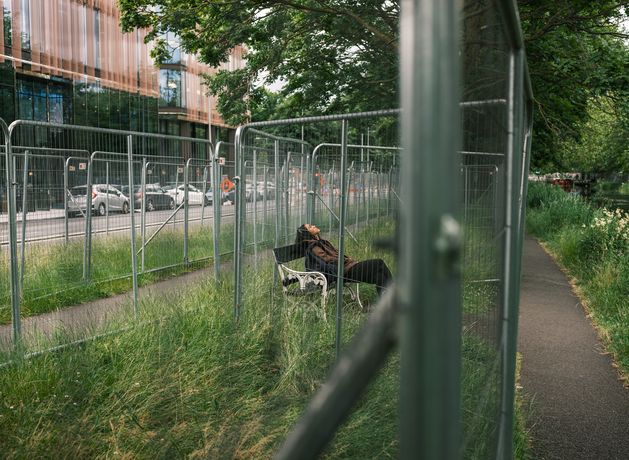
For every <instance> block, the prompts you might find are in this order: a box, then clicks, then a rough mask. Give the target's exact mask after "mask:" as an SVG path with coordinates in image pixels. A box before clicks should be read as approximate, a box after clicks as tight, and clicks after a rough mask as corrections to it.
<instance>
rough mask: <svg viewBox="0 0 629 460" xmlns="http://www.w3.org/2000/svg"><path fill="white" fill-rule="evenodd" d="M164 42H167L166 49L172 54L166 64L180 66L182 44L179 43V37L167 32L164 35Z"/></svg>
mask: <svg viewBox="0 0 629 460" xmlns="http://www.w3.org/2000/svg"><path fill="white" fill-rule="evenodd" d="M164 40H166V48H167V49H168V53H169V54H170V58H169V59H168V60H166V64H180V63H181V42H180V41H179V37H177V35H175V34H174V33H172V32H166V33H165V34H164Z"/></svg>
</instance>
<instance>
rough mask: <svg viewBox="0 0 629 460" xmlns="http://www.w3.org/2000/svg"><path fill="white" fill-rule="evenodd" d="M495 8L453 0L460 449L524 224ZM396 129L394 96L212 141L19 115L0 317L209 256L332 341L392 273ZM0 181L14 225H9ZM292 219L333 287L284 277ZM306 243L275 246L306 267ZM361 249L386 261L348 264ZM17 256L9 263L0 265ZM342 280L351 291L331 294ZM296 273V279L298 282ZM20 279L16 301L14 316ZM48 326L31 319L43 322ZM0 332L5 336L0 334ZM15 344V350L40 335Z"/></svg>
mask: <svg viewBox="0 0 629 460" xmlns="http://www.w3.org/2000/svg"><path fill="white" fill-rule="evenodd" d="M501 11H502V10H501V8H500V7H499V5H498V4H497V3H495V2H492V1H489V0H486V1H480V2H478V1H474V2H472V1H466V2H463V10H462V12H463V21H462V32H463V33H462V42H461V59H462V67H463V72H462V75H463V85H462V101H461V105H460V116H461V119H460V124H461V127H462V143H461V151H460V152H459V155H458V158H457V161H458V166H459V171H460V178H459V179H460V180H458V181H453V182H454V183H457V184H461V187H460V189H459V190H458V191H459V196H460V203H461V215H460V221H461V223H462V227H463V230H464V233H463V234H464V243H463V251H462V261H461V267H462V272H461V273H462V277H461V282H462V299H461V303H460V308H461V317H462V320H463V321H462V330H461V334H462V341H461V343H462V348H461V350H460V357H461V371H462V372H461V385H460V388H461V395H460V401H461V409H462V410H461V414H462V419H461V420H458V421H453V423H460V424H461V426H462V427H463V445H462V452H463V456H464V457H466V458H490V457H492V456H495V455H496V452H498V444H499V434H500V425H501V423H504V419H502V418H501V409H504V407H502V406H501V403H503V401H504V398H503V396H504V394H503V391H504V382H505V381H506V380H505V378H506V375H505V372H506V371H505V369H506V368H507V367H506V366H505V362H507V361H509V362H510V363H511V361H513V360H514V356H511V355H509V354H508V353H506V348H505V347H504V343H505V341H506V340H507V339H508V337H506V335H507V334H513V331H508V330H506V329H505V326H504V324H505V321H504V320H505V316H506V312H507V310H508V309H509V308H510V304H509V300H508V299H510V298H512V297H513V292H514V289H516V288H517V283H512V282H510V281H509V277H510V276H512V275H510V269H511V268H513V267H510V266H509V265H508V263H507V260H508V259H507V258H506V256H505V255H506V251H507V249H508V248H511V250H514V249H517V248H514V247H513V240H510V236H509V232H510V231H511V230H513V231H514V232H516V233H518V232H519V235H516V238H517V237H518V236H519V237H520V238H521V231H522V222H521V216H522V206H523V199H522V197H523V195H524V193H525V191H526V185H525V182H524V180H525V177H526V175H525V172H526V169H527V168H528V165H527V158H526V157H525V156H522V155H521V154H522V153H525V152H527V151H528V148H529V147H530V135H529V132H526V133H525V130H526V127H524V126H523V124H520V125H517V126H515V130H516V131H518V132H519V133H521V134H522V142H523V143H525V144H524V145H515V147H514V140H513V138H512V137H510V133H509V123H510V121H509V117H510V115H513V111H514V110H521V111H522V114H521V115H522V116H521V117H520V118H519V119H520V120H521V121H525V120H529V118H530V112H529V111H528V110H529V109H528V108H527V104H518V101H514V97H517V93H514V92H513V91H511V89H510V85H511V83H512V81H513V79H514V78H515V76H514V75H513V73H512V72H511V63H512V60H511V56H512V48H511V45H510V41H509V40H508V39H507V36H506V35H505V34H506V33H507V32H506V31H507V28H506V27H505V20H504V16H503V15H502V12H501ZM518 108H519V109H518ZM399 129H400V128H399V115H398V113H397V112H396V111H386V112H380V113H371V114H350V115H346V116H332V117H318V118H313V119H299V120H294V121H287V122H284V123H278V122H274V123H269V124H266V125H265V124H259V125H256V126H250V127H248V128H247V129H246V130H243V131H242V133H243V134H242V136H241V138H239V139H237V142H236V144H232V143H227V142H220V143H218V145H217V146H216V148H215V150H212V146H211V145H210V143H209V142H207V141H206V140H202V139H192V138H177V137H169V136H158V135H145V134H140V133H129V132H122V131H114V130H104V129H95V128H86V127H73V126H60V125H51V124H47V123H36V122H27V121H22V122H18V123H16V124H14V125H13V127H12V130H11V132H10V140H11V144H12V149H11V151H10V152H7V148H6V146H3V147H2V151H1V152H0V153H1V155H0V156H1V157H2V163H1V164H0V168H1V169H2V170H1V171H0V178H1V179H0V181H2V184H3V186H2V187H0V190H1V191H2V194H1V196H0V240H1V241H0V243H1V244H2V249H3V251H2V257H1V258H0V263H1V264H2V266H1V267H0V270H1V272H2V274H3V276H1V277H0V301H1V302H0V321H2V322H3V323H5V324H6V323H8V322H11V321H13V322H15V321H20V320H21V319H23V318H26V317H31V316H37V315H38V314H39V313H41V312H44V311H48V310H50V306H51V305H55V303H56V302H60V299H61V298H63V299H64V301H66V302H67V300H68V299H75V300H76V303H79V302H81V301H84V300H86V299H87V300H89V299H92V298H97V297H103V296H106V295H109V294H112V293H116V292H124V291H128V290H129V289H130V288H131V279H132V275H133V273H134V271H135V272H136V273H137V274H138V275H139V277H140V278H139V279H140V282H141V283H149V282H151V281H153V280H155V279H156V276H157V275H154V274H155V273H158V272H161V271H163V270H165V269H170V270H175V271H177V270H179V271H185V270H188V269H190V268H191V267H194V266H202V265H207V266H210V265H212V264H213V270H214V275H215V276H216V277H218V278H221V277H225V276H229V277H231V276H232V275H233V274H235V280H236V283H235V286H234V289H235V291H236V294H235V300H234V304H235V305H234V306H235V311H236V314H241V313H242V312H243V311H244V312H246V309H248V308H268V309H274V308H275V309H286V308H287V307H290V309H291V311H295V310H299V311H300V312H302V314H306V315H312V318H313V320H314V319H316V318H321V317H323V319H327V320H328V321H330V320H332V321H336V324H337V347H342V346H343V344H344V343H345V342H347V341H348V340H349V338H350V337H349V334H347V333H346V332H345V331H344V330H343V328H342V316H343V311H344V309H348V308H357V309H364V310H368V309H369V308H370V307H372V306H374V305H375V304H376V303H377V300H378V297H379V294H380V291H381V288H386V287H388V281H389V278H391V279H392V280H393V281H394V280H395V278H396V273H397V272H398V269H399V267H398V266H397V265H398V264H397V260H396V251H397V253H398V254H399V252H400V251H404V248H400V247H398V246H397V244H398V243H397V233H398V224H399V221H398V219H399V211H400V209H402V208H404V207H410V206H413V203H412V202H406V203H404V202H402V201H401V199H400V187H401V185H403V186H404V187H409V188H410V189H414V184H400V171H399V168H400V158H399V157H400V154H401V149H400V147H399V138H400V133H399ZM440 129H447V127H444V126H441V127H440ZM3 136H4V135H3ZM0 140H1V141H3V144H6V142H7V141H8V140H9V139H7V138H3V139H0ZM509 155H511V156H512V157H511V163H510V162H509ZM513 164H516V165H517V164H519V167H518V168H514V167H513ZM7 173H9V174H7ZM7 177H14V184H10V183H7ZM439 180H441V181H449V180H450V178H448V177H442V178H439ZM10 187H12V190H13V195H14V199H15V207H16V209H15V211H16V212H15V215H14V216H13V218H14V219H15V222H16V226H15V229H16V235H15V237H12V235H11V234H10V232H9V230H8V228H9V227H8V222H9V220H10V217H11V216H10V215H9V213H8V208H9V206H8V205H9V202H8V195H9V193H8V192H9V189H10ZM406 196H409V195H408V194H407V195H406ZM411 196H412V195H411ZM435 199H439V197H435ZM514 205H515V206H516V207H517V208H518V209H517V210H516V213H515V214H514V215H516V221H515V222H514V221H513V219H512V216H510V214H509V213H510V212H512V211H510V210H511V209H512V208H513V206H514ZM518 213H519V214H518ZM517 216H520V217H517ZM517 219H520V220H517ZM303 224H311V225H313V226H314V227H316V228H318V229H319V230H320V232H321V233H320V234H319V235H320V237H321V238H323V239H325V240H328V241H329V242H330V244H331V245H332V246H333V249H334V251H338V253H344V254H345V255H347V256H349V257H350V258H351V259H350V260H349V262H347V263H346V265H345V266H344V267H343V268H342V270H343V271H342V273H341V272H340V271H337V270H336V269H330V270H329V271H325V272H324V275H325V278H326V282H327V283H328V288H329V291H330V292H328V294H329V295H328V296H327V297H326V296H325V295H323V294H322V289H321V286H308V285H307V283H306V284H305V285H299V283H300V281H297V285H299V286H295V285H292V286H291V285H290V283H287V284H283V283H282V282H281V276H282V275H281V274H280V272H279V271H278V269H277V268H278V259H277V254H278V253H277V252H276V253H275V257H274V252H273V249H278V248H282V247H285V246H290V245H293V244H295V243H296V241H298V240H296V238H297V230H298V228H299V227H300V226H302V225H303ZM315 233H316V232H315ZM132 235H133V236H134V237H135V238H134V239H133V236H132ZM311 235H314V233H312V232H311ZM421 237H422V235H419V234H418V238H421ZM12 244H14V245H15V248H16V249H17V250H16V251H14V253H13V254H12V253H11V252H12V251H11V250H10V248H11V245H12ZM311 244H312V241H309V242H308V244H306V245H302V246H300V247H299V248H298V249H299V251H301V252H299V253H298V254H297V255H298V257H293V258H292V259H291V260H288V259H287V260H283V259H282V260H281V261H279V262H281V263H282V265H286V266H287V267H289V268H291V269H292V270H295V271H300V272H301V271H306V270H313V269H314V268H313V267H314V265H312V264H314V263H315V262H316V261H314V259H313V260H309V259H308V250H310V247H311ZM313 247H314V246H313ZM328 255H329V254H328ZM12 258H13V260H12ZM373 260H376V261H380V262H371V263H368V264H365V265H356V263H357V262H364V261H373ZM12 261H13V262H15V263H16V266H17V267H18V273H17V274H18V276H17V278H11V277H10V276H9V270H10V266H11V263H12ZM134 262H135V267H134V266H133V263H134ZM232 262H235V263H234V265H235V266H234V268H235V271H232ZM195 264H196V265H195ZM309 264H310V265H309ZM357 266H358V267H360V270H357V269H355V268H354V267H357ZM383 267H386V270H387V273H388V272H389V271H390V275H389V274H386V273H385V271H384V268H383ZM134 268H135V270H134ZM337 268H338V267H337ZM516 272H517V270H516ZM16 283H17V285H16ZM340 285H346V286H348V287H350V288H352V290H349V291H347V292H346V291H345V290H343V292H342V294H339V296H340V297H339V298H337V292H335V288H338V287H339V286H340ZM295 287H301V288H304V289H299V290H297V291H299V295H294V296H293V295H292V294H293V292H292V291H293V290H295V289H294V288H295ZM356 287H358V289H356ZM15 289H17V291H15ZM338 291H341V289H340V288H339V289H338ZM15 292H18V293H19V306H20V308H19V317H18V318H15V317H14V316H13V317H12V313H14V312H13V311H12V308H13V307H14V305H12V303H11V298H12V293H15ZM73 292H76V294H73ZM295 294H297V293H295ZM322 298H323V302H322ZM65 306H67V305H66V304H63V305H62V304H59V307H65ZM140 314H141V312H140ZM136 318H137V315H136ZM54 320H55V318H54V317H50V320H49V321H50V322H53V321H54ZM47 327H48V326H47V325H46V324H41V325H40V329H39V330H32V331H30V333H31V334H32V336H33V337H36V336H39V335H46V334H45V331H46V328H47ZM99 327H100V326H90V328H88V329H87V330H82V331H75V332H76V334H75V335H70V336H63V337H61V338H59V337H56V338H54V337H51V336H47V338H46V340H48V342H47V344H48V345H50V346H54V345H56V344H58V343H59V340H61V341H66V342H68V341H71V340H74V339H76V338H81V337H83V338H85V337H88V336H90V335H94V334H98V333H100V332H102V330H100V329H99ZM103 327H105V328H106V327H107V326H103ZM0 342H2V343H3V344H4V345H7V346H8V345H10V343H11V340H10V338H9V334H8V333H4V332H3V335H2V336H0ZM24 344H25V347H26V348H25V350H26V351H29V350H36V349H39V348H41V344H38V343H36V342H33V343H31V344H29V343H28V341H26V340H25V342H24ZM330 359H331V360H332V356H331V357H330ZM426 378H430V376H426ZM392 397H393V396H392ZM453 397H456V396H454V395H453Z"/></svg>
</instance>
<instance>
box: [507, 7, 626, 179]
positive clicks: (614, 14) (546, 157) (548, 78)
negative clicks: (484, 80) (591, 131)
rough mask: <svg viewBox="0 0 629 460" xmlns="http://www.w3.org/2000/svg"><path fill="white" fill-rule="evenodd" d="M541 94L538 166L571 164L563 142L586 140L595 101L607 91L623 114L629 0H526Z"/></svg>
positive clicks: (534, 77)
mask: <svg viewBox="0 0 629 460" xmlns="http://www.w3.org/2000/svg"><path fill="white" fill-rule="evenodd" d="M518 3H519V7H520V14H521V18H522V28H523V31H524V36H525V44H526V52H527V58H528V63H529V71H530V75H531V82H532V86H533V94H534V97H535V118H534V120H535V123H534V137H533V146H534V154H533V157H532V167H534V168H535V169H541V170H545V171H552V170H563V169H565V168H566V167H568V164H566V162H565V160H567V159H568V157H566V156H565V155H561V154H560V152H561V151H562V148H561V147H562V145H568V144H571V145H576V144H578V143H580V142H582V140H583V133H584V130H585V128H586V124H587V123H588V120H589V114H590V113H592V112H590V111H588V107H589V106H590V103H591V102H593V101H597V100H599V101H600V99H599V98H601V97H603V96H604V97H605V98H606V100H607V103H608V104H611V105H612V106H614V107H615V108H614V112H615V114H616V115H617V116H624V115H625V114H626V113H627V111H626V110H624V109H622V108H621V106H622V105H624V104H626V103H627V100H628V96H629V49H628V47H627V41H626V40H627V38H628V37H627V35H626V34H623V33H621V32H619V27H618V22H619V20H620V18H621V16H622V14H621V13H622V10H623V8H627V5H629V2H627V1H617V0H600V1H596V2H592V1H589V0H553V1H548V0H520V1H519V2H518Z"/></svg>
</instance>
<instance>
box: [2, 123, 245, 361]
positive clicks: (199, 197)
mask: <svg viewBox="0 0 629 460" xmlns="http://www.w3.org/2000/svg"><path fill="white" fill-rule="evenodd" d="M1 125H2V132H3V153H4V155H3V156H2V158H3V163H2V165H1V167H2V168H3V169H2V178H3V180H2V182H4V184H10V186H8V187H6V186H5V187H2V190H3V192H4V193H3V194H2V199H1V201H0V203H1V204H2V209H1V210H0V226H1V227H0V243H1V244H2V247H3V248H6V250H5V251H3V254H4V260H3V262H4V264H3V266H2V271H3V272H4V273H6V274H7V276H6V277H3V280H8V282H6V283H2V284H1V285H0V288H1V289H2V292H0V298H1V299H2V304H1V305H0V317H1V318H2V320H3V321H6V320H7V319H10V320H11V323H12V335H13V337H12V340H13V342H15V343H21V344H22V345H23V346H26V347H27V348H26V351H28V346H27V345H26V342H25V341H24V340H23V339H24V337H22V331H21V321H22V319H23V317H25V316H33V315H37V314H38V313H39V312H45V311H49V310H50V306H51V305H52V306H53V307H54V306H55V305H56V304H58V302H59V299H60V298H64V300H67V299H76V300H75V302H77V303H78V302H80V301H81V300H83V297H82V296H83V295H85V292H86V291H88V294H87V295H88V298H90V297H89V296H91V298H94V297H101V296H102V294H99V293H98V292H96V294H95V295H94V294H93V293H90V292H89V291H98V290H100V289H102V290H104V291H105V292H111V291H113V292H116V290H118V291H120V290H124V289H128V287H127V286H128V284H129V280H132V285H133V292H134V302H133V304H134V308H137V300H138V297H137V292H138V276H142V275H143V276H144V278H147V279H148V278H150V276H151V273H153V272H155V271H160V270H164V269H175V270H185V269H189V268H190V267H192V265H193V264H198V263H205V264H209V263H211V262H212V261H213V260H214V262H215V264H216V266H215V273H217V274H219V272H220V267H219V266H218V263H219V258H218V257H217V256H218V255H219V254H220V252H217V251H225V252H226V253H227V252H230V251H231V243H232V242H233V213H234V206H222V205H223V204H225V203H226V200H224V199H223V194H222V193H221V192H220V191H218V188H217V187H216V186H215V187H213V186H212V184H213V182H215V183H220V179H221V176H220V175H221V174H222V168H223V166H222V164H220V163H222V162H219V161H218V158H216V157H215V156H214V152H213V148H212V144H211V143H210V142H209V141H207V140H204V139H193V138H183V137H174V136H162V135H156V134H142V133H137V132H124V131H116V130H108V129H98V128H89V127H84V126H68V125H55V124H49V123H41V122H34V121H23V120H19V121H15V122H14V123H12V124H11V125H10V126H6V124H5V123H4V122H2V123H1ZM217 192H218V193H217ZM228 204H231V203H230V202H229V203H228ZM217 217H218V218H217ZM221 217H222V219H221ZM215 222H216V223H218V222H221V223H222V225H223V226H224V227H225V228H226V230H225V231H224V232H223V237H222V240H221V239H220V236H219V235H220V228H218V227H217V226H216V225H215ZM218 225H221V224H218ZM215 248H216V250H215ZM90 333H91V332H90ZM78 334H79V335H81V334H84V332H78ZM4 339H5V341H6V337H5V338H4Z"/></svg>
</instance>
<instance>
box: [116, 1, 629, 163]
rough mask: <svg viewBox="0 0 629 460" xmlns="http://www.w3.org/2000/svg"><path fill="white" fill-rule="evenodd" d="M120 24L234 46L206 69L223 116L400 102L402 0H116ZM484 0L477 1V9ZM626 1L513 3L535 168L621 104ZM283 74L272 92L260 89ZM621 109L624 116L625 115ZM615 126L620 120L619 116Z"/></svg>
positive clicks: (208, 50) (159, 47) (196, 44)
mask: <svg viewBox="0 0 629 460" xmlns="http://www.w3.org/2000/svg"><path fill="white" fill-rule="evenodd" d="M118 3H119V6H120V10H121V24H122V27H123V29H124V30H127V31H129V30H133V29H134V28H136V27H142V28H148V29H149V30H150V33H149V34H148V36H147V41H154V42H155V48H154V50H153V55H154V57H155V58H156V59H157V60H158V62H159V61H163V60H164V59H165V58H166V56H167V54H168V47H167V46H166V43H165V41H164V40H163V39H162V38H161V37H163V35H164V34H165V33H166V32H173V33H176V34H177V35H178V36H179V37H180V39H181V47H182V48H183V50H185V51H186V52H188V53H194V54H196V55H197V56H198V57H199V59H200V60H201V61H202V62H204V63H206V64H209V65H211V66H214V67H218V66H219V65H220V64H221V63H223V62H225V61H226V60H227V59H228V57H229V53H230V51H231V50H232V49H233V48H234V47H235V46H237V45H241V44H242V45H244V46H245V47H246V49H247V53H246V66H245V67H244V68H243V69H238V70H233V71H227V70H219V71H218V73H216V74H215V75H212V76H207V83H208V86H209V88H210V92H212V93H213V94H216V95H218V110H219V111H220V113H221V114H222V116H223V118H224V119H225V120H226V121H227V122H228V123H231V124H234V125H236V124H240V123H242V122H244V121H246V120H248V119H254V120H255V119H256V118H257V117H267V119H268V117H273V118H278V117H295V116H301V115H308V114H315V113H316V114H319V113H326V112H327V113H330V112H343V111H358V110H373V109H382V108H391V107H397V106H398V105H399V84H398V79H399V69H398V43H399V34H398V22H399V14H400V5H399V4H400V1H399V0H356V1H350V0H273V1H270V0H222V1H208V0H118ZM491 5H492V3H491V2H489V1H487V0H485V1H483V0H480V1H478V5H477V6H478V8H480V9H483V8H491V7H492V6H491ZM628 5H629V1H627V0H596V1H592V0H519V1H518V6H519V9H520V17H521V22H522V28H523V32H524V37H525V44H526V50H527V57H528V64H529V70H530V75H531V81H532V86H533V93H534V96H535V117H534V120H535V126H534V143H533V149H534V154H533V159H532V166H533V167H535V168H538V169H539V168H541V169H546V170H552V169H555V168H560V169H561V168H565V167H566V164H565V161H564V160H565V156H563V155H562V154H561V148H562V146H565V145H567V144H566V143H567V142H576V143H578V142H581V139H582V137H583V133H584V132H586V131H585V130H586V125H587V123H588V122H589V119H590V114H591V113H592V112H591V110H589V107H590V103H591V101H592V100H595V99H597V98H601V97H604V98H605V99H606V100H607V101H608V103H609V104H611V105H612V106H613V107H614V112H615V113H616V114H618V115H619V116H620V115H623V114H624V115H626V114H627V113H629V110H626V109H623V108H621V107H620V106H622V105H625V106H626V105H627V101H628V100H629V95H628V94H627V93H628V92H629V80H628V79H629V58H628V55H629V54H628V48H627V43H628V42H627V39H628V38H629V37H627V36H626V35H623V34H622V33H620V32H619V28H618V22H619V20H620V18H621V13H622V10H623V8H627V7H628ZM277 80H281V81H284V82H286V84H285V86H284V87H283V88H282V90H281V91H280V94H279V97H278V96H277V95H272V94H270V93H269V92H268V91H267V90H265V89H264V88H263V86H264V85H265V84H268V83H273V82H275V81H277ZM624 115H623V116H624ZM621 125H622V123H621Z"/></svg>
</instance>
